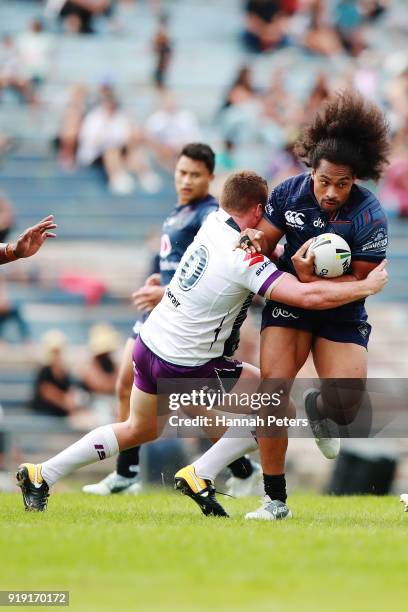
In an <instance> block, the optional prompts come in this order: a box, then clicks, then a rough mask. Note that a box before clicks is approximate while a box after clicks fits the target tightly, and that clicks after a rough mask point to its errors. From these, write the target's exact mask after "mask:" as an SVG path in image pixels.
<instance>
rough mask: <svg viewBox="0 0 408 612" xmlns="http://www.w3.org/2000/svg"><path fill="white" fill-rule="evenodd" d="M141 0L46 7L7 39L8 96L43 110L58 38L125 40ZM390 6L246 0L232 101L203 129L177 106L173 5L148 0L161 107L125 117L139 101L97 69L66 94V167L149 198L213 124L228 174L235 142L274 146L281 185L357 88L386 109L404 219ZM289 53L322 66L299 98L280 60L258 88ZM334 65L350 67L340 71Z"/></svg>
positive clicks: (270, 171)
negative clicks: (302, 139) (301, 147)
mask: <svg viewBox="0 0 408 612" xmlns="http://www.w3.org/2000/svg"><path fill="white" fill-rule="evenodd" d="M135 3H136V0H122V1H119V0H117V1H113V0H66V1H64V0H47V1H46V2H43V3H40V2H38V4H39V6H38V9H39V10H38V13H39V17H38V18H36V19H33V20H32V21H31V22H30V23H29V24H28V26H27V29H26V31H23V32H21V33H19V34H17V35H15V36H12V35H10V34H8V33H7V32H6V33H3V36H2V41H1V50H0V96H1V92H2V91H4V90H6V89H8V90H13V91H14V93H15V94H16V96H17V99H19V100H20V101H22V102H25V103H27V104H28V105H31V106H33V107H35V106H36V105H40V104H41V86H42V84H43V83H44V82H45V81H46V80H47V79H49V80H51V81H52V80H53V79H57V78H58V75H57V74H55V70H56V67H55V65H54V63H53V56H54V51H55V50H56V49H57V48H58V38H59V37H60V36H64V35H65V36H75V35H81V34H84V35H86V34H89V35H92V34H94V35H97V36H104V35H107V34H109V33H114V34H115V33H116V34H117V35H121V36H122V35H123V36H126V31H127V30H126V28H127V23H126V11H127V10H129V8H131V7H132V6H133V5H135ZM391 5H392V2H390V0H330V1H329V2H323V1H322V0H248V1H247V2H243V3H242V9H243V10H242V32H241V45H242V49H243V50H246V51H247V52H248V53H247V55H246V59H245V63H243V65H242V66H241V67H240V68H239V70H238V72H237V74H236V75H235V76H234V75H231V84H230V85H229V86H228V83H226V84H225V87H226V90H225V96H224V99H222V100H220V102H219V110H218V112H217V113H216V115H215V116H214V117H213V118H212V121H211V125H210V126H208V125H200V124H199V120H198V118H197V117H196V115H195V114H194V111H193V110H192V109H191V108H189V101H188V97H186V96H184V97H183V100H182V104H180V103H179V102H178V101H177V99H176V94H175V92H174V91H172V90H171V87H170V86H169V82H170V81H171V80H170V81H169V70H171V65H172V62H173V60H174V58H175V56H177V44H176V42H175V41H174V36H173V35H172V33H171V25H172V24H171V4H170V3H167V2H160V1H159V0H156V1H153V0H152V1H151V2H149V3H147V4H146V5H145V10H150V11H151V12H152V13H153V14H154V15H155V19H156V21H157V25H156V28H155V31H154V33H153V36H152V39H151V45H150V53H151V56H152V58H153V61H152V67H153V72H152V74H151V86H152V88H153V89H155V90H156V100H157V108H156V110H153V109H152V112H151V114H150V116H148V117H147V118H146V117H143V118H140V120H139V122H138V121H137V120H135V117H134V116H132V115H131V113H129V112H128V105H129V104H131V100H122V99H121V94H120V92H119V91H118V89H117V88H116V83H115V75H114V74H113V75H111V74H109V70H108V71H107V68H108V67H107V66H106V65H101V73H100V74H101V75H105V76H100V80H99V86H98V87H96V86H95V85H94V84H89V83H81V82H73V83H72V84H71V86H68V88H67V91H66V103H65V108H64V110H63V112H62V114H61V121H60V130H59V133H58V134H56V138H55V143H56V145H57V151H58V153H57V158H58V161H59V163H60V164H61V166H62V167H63V168H64V169H66V170H69V171H73V170H74V169H75V167H78V166H89V165H95V166H97V167H100V168H101V169H102V170H103V172H104V176H105V177H106V180H107V184H108V186H109V188H110V189H111V191H112V192H113V193H115V194H119V195H120V194H123V195H126V194H129V193H131V192H132V191H133V190H134V189H135V187H136V185H137V184H138V185H139V186H140V187H141V188H142V189H143V190H144V191H146V192H147V193H157V192H160V188H161V182H162V181H161V179H160V173H161V172H162V171H163V170H164V171H165V172H171V171H172V168H173V166H174V160H175V157H176V155H177V151H178V150H179V149H180V147H182V146H183V145H184V144H186V143H187V142H190V141H194V140H199V139H200V138H204V139H206V132H207V131H208V128H210V129H211V134H212V139H213V140H214V135H215V139H216V140H217V147H216V148H217V149H218V162H219V164H218V168H219V171H220V172H221V174H224V173H227V172H229V171H231V170H233V169H234V168H235V167H236V165H237V163H238V164H239V163H240V162H239V160H240V158H239V156H238V161H237V159H236V151H237V148H238V147H247V146H251V145H253V144H255V145H257V144H260V145H262V146H263V147H264V150H266V149H267V153H266V154H265V156H266V157H267V162H266V163H265V167H264V168H263V170H264V173H266V174H267V175H268V178H269V179H270V180H271V181H272V183H273V184H274V183H277V182H279V181H280V180H281V179H282V178H284V177H285V176H287V175H290V174H291V173H293V172H296V171H298V170H299V167H300V166H299V163H298V161H297V160H296V159H295V158H294V156H293V154H292V152H291V146H292V143H293V141H294V139H295V138H296V136H297V134H298V133H299V130H300V128H301V126H302V124H303V123H304V122H305V121H306V120H307V119H308V118H309V117H310V115H311V114H312V113H313V112H315V111H316V110H317V109H318V107H319V105H320V104H321V102H322V101H323V100H324V99H325V98H326V97H327V96H328V95H329V94H330V93H331V92H332V91H333V90H335V89H339V88H342V87H346V86H352V87H355V88H358V89H359V90H361V92H362V93H363V94H364V95H365V96H367V97H369V98H372V99H375V100H376V101H377V102H378V103H380V104H381V105H382V106H383V107H384V108H385V109H386V110H387V112H388V116H389V119H390V124H391V129H392V134H393V150H392V156H391V164H390V166H389V168H388V170H387V173H386V175H385V177H384V180H383V183H382V185H381V196H382V198H383V200H384V205H385V206H386V207H387V208H388V209H389V210H390V211H391V212H392V213H393V214H400V215H401V216H406V215H408V194H407V189H408V187H407V178H406V176H407V173H406V169H407V166H408V152H407V149H408V145H407V142H408V139H407V131H408V117H407V115H408V113H407V110H406V109H407V108H408V60H407V59H406V55H404V54H403V53H395V54H393V55H391V56H389V57H385V55H384V54H385V51H384V48H383V46H381V44H378V40H379V38H378V36H374V35H373V33H374V32H375V31H377V32H378V29H381V27H382V23H383V22H384V20H386V19H387V16H388V15H387V14H388V12H389V11H390V8H392V7H391ZM214 11H216V8H214ZM403 26H404V24H401V27H403ZM405 26H407V24H405ZM238 35H239V32H237V37H238ZM285 49H297V50H298V51H299V50H300V51H301V52H302V54H303V57H304V58H310V57H312V58H320V59H321V60H322V62H321V63H320V64H319V68H318V69H317V70H316V71H315V76H314V82H313V81H312V82H311V83H310V84H309V86H308V87H307V88H306V91H305V90H304V89H305V88H303V90H301V88H299V91H298V92H297V91H296V86H295V87H294V86H293V83H292V84H291V83H290V79H291V75H290V72H291V69H292V67H291V65H290V64H289V65H288V64H286V65H280V63H279V62H277V63H276V64H277V65H276V67H274V68H273V69H272V70H270V74H269V76H268V77H267V78H266V79H265V75H263V77H262V79H261V81H262V85H259V84H258V83H259V81H260V79H259V78H258V73H259V69H257V64H256V62H257V58H258V57H260V56H262V55H263V56H268V55H269V56H272V55H273V54H276V53H277V52H280V51H282V50H285ZM242 57H244V58H245V54H243V55H242ZM301 57H302V56H301ZM323 60H324V61H323ZM135 61H137V59H136V60H135ZM338 66H341V67H343V68H341V69H340V70H339V69H338ZM297 68H299V67H298V66H297ZM254 72H255V73H256V74H254ZM265 83H266V85H265ZM135 95H137V94H135ZM9 140H10V139H9V138H8V135H0V153H1V151H2V149H7V146H10V142H9Z"/></svg>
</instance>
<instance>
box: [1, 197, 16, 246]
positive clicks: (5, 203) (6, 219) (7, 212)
mask: <svg viewBox="0 0 408 612" xmlns="http://www.w3.org/2000/svg"><path fill="white" fill-rule="evenodd" d="M13 223H14V213H13V208H12V206H11V203H10V201H9V200H8V199H7V198H6V196H5V195H4V194H2V193H0V242H5V241H6V238H7V236H8V235H9V233H10V230H11V229H12V227H13Z"/></svg>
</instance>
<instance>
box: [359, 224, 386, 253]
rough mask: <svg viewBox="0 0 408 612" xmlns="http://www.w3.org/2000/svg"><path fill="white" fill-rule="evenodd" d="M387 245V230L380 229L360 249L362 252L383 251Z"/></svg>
mask: <svg viewBox="0 0 408 612" xmlns="http://www.w3.org/2000/svg"><path fill="white" fill-rule="evenodd" d="M387 244H388V236H387V230H386V229H385V227H381V228H380V229H378V230H377V231H376V233H375V234H374V235H373V236H371V239H370V240H369V242H366V243H365V244H363V246H362V247H361V250H362V251H383V250H384V249H385V247H386V246H387Z"/></svg>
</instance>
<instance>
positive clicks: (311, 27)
mask: <svg viewBox="0 0 408 612" xmlns="http://www.w3.org/2000/svg"><path fill="white" fill-rule="evenodd" d="M303 16H304V19H305V29H304V33H303V35H301V36H300V40H299V42H300V44H302V45H303V46H304V47H305V48H306V49H307V50H308V51H311V52H312V53H316V54H319V55H327V56H332V55H339V54H341V53H342V51H343V47H342V44H341V40H340V37H339V35H338V33H337V32H336V30H335V29H334V27H333V24H332V23H331V22H330V21H329V19H328V15H327V5H326V4H325V3H324V2H323V1H322V0H310V2H309V3H308V5H306V7H305V9H304V15H303Z"/></svg>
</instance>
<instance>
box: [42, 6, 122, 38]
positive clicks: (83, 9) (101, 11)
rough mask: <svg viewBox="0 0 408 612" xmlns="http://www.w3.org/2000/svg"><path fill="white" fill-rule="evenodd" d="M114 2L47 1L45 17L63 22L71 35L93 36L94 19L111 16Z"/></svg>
mask: <svg viewBox="0 0 408 612" xmlns="http://www.w3.org/2000/svg"><path fill="white" fill-rule="evenodd" d="M112 6H113V0H47V4H46V7H45V15H46V16H47V17H48V18H58V19H60V20H61V21H62V24H63V27H64V29H65V31H66V32H68V33H70V34H92V33H93V32H94V31H95V24H94V18H95V17H99V16H102V15H104V16H109V15H110V14H111V11H112Z"/></svg>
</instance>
